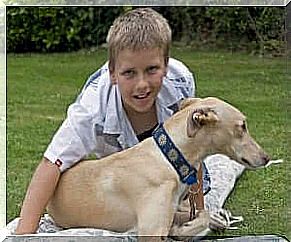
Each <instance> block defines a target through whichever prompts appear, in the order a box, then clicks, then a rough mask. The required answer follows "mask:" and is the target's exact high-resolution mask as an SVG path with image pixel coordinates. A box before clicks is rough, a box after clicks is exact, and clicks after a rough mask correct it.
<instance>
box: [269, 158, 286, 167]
mask: <svg viewBox="0 0 291 242" xmlns="http://www.w3.org/2000/svg"><path fill="white" fill-rule="evenodd" d="M281 163H283V159H278V160H270V161H269V162H268V163H267V164H266V165H265V167H268V166H270V165H272V164H281Z"/></svg>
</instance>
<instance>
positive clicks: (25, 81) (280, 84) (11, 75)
mask: <svg viewBox="0 0 291 242" xmlns="http://www.w3.org/2000/svg"><path fill="white" fill-rule="evenodd" d="M106 56H107V54H106V51H105V50H97V51H94V52H86V51H82V52H76V53H63V54H49V55H47V54H25V55H20V54H19V55H13V54H9V55H8V57H7V78H8V79H7V221H8V222H9V221H11V220H12V219H13V218H15V217H16V216H18V214H19V211H20V207H21V202H22V200H23V198H24V195H25V191H26V187H27V185H28V183H29V181H30V179H31V176H32V174H33V171H34V169H35V168H36V166H37V164H38V162H39V160H40V159H41V157H42V154H43V152H44V151H45V149H46V146H47V145H48V143H49V142H50V139H51V138H52V136H53V134H54V132H55V131H56V130H57V128H58V126H59V125H60V124H61V122H62V120H63V119H64V118H65V115H66V109H67V107H68V105H69V104H70V103H71V102H73V101H74V99H75V98H76V96H77V94H78V93H79V92H80V90H81V88H82V85H83V84H84V82H85V80H86V79H87V78H88V76H89V75H90V74H91V73H92V72H94V71H95V70H96V69H97V68H98V67H99V66H100V65H101V64H102V63H103V62H104V61H105V60H106ZM172 56H173V57H176V58H177V59H180V60H182V61H183V62H184V63H186V64H187V66H188V67H189V68H190V69H191V70H192V71H193V72H195V76H196V78H197V96H199V97H205V96H216V97H220V98H222V99H224V100H226V101H228V102H230V103H231V104H233V105H235V106H236V107H238V108H239V109H240V110H242V111H243V112H244V113H245V114H246V116H247V118H248V127H249V130H250V133H251V134H252V135H253V137H254V138H255V139H256V140H257V141H258V143H259V144H261V145H262V147H264V149H265V150H266V151H267V152H268V153H269V154H270V155H271V156H272V158H274V159H279V158H282V159H284V161H285V162H284V164H281V165H277V166H271V167H269V168H267V169H260V170H256V171H246V172H245V173H244V174H243V175H242V177H241V178H240V179H239V180H238V182H237V184H236V187H235V189H234V191H233V192H232V193H231V195H230V197H229V199H228V200H227V203H226V205H225V206H226V208H228V209H230V210H231V211H232V212H233V214H235V215H242V216H243V217H244V219H245V221H244V222H243V223H241V224H240V225H239V229H238V230H236V231H226V232H224V233H222V235H247V234H248V235H253V234H257V235H261V234H280V235H286V236H287V237H288V238H291V223H290V221H291V208H290V206H291V199H290V195H289V197H288V194H291V193H290V184H288V183H289V181H290V178H289V177H288V175H289V173H290V172H291V168H290V165H289V162H290V158H289V157H290V156H289V155H290V143H289V147H288V143H287V136H288V135H289V138H290V123H287V120H290V118H291V117H290V106H291V105H290V104H291V103H290V99H288V97H289V98H290V94H291V90H290V88H289V87H288V83H290V79H291V78H290V77H288V76H287V64H286V60H285V59H280V58H260V57H257V56H250V55H247V54H243V53H230V52H221V51H220V52H209V51H205V52H201V51H199V52H197V51H194V50H191V49H185V48H184V49H183V48H182V49H178V48H175V49H173V51H172ZM288 88H289V89H288ZM287 107H289V110H288V108H287Z"/></svg>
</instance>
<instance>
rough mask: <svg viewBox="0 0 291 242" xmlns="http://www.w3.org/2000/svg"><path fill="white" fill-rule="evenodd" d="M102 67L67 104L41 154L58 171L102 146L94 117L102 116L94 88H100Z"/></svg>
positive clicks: (103, 75)
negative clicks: (51, 137) (64, 116)
mask: <svg viewBox="0 0 291 242" xmlns="http://www.w3.org/2000/svg"><path fill="white" fill-rule="evenodd" d="M106 70H107V69H106V65H104V66H103V67H102V68H101V69H99V70H97V71H96V72H95V73H93V75H91V76H90V77H89V79H88V80H87V82H86V83H85V85H84V87H83V90H82V91H81V93H80V95H79V96H78V98H77V100H76V102H75V103H73V104H71V105H70V106H69V108H68V111H67V117H66V119H65V120H64V122H63V123H62V125H61V126H60V127H59V129H58V131H57V132H56V133H55V135H54V137H53V139H52V140H51V142H50V144H49V146H48V147H47V150H46V151H45V153H44V157H46V158H47V159H48V160H49V161H51V162H52V163H55V164H56V165H57V166H58V167H59V168H60V170H61V172H63V171H65V170H66V169H68V168H70V167H72V166H73V165H74V164H75V163H77V162H78V161H80V160H82V159H83V158H85V157H86V156H88V155H89V154H92V153H93V152H95V151H96V150H97V149H98V150H99V151H100V150H102V149H103V147H102V145H103V143H104V142H102V140H101V138H102V137H99V138H97V137H96V120H94V119H96V117H100V119H102V115H101V113H102V112H101V110H100V105H99V104H100V103H99V102H98V95H97V93H98V89H100V88H101V89H102V87H100V85H101V86H102V84H99V80H100V79H101V78H104V77H105V75H106ZM96 113H98V115H96ZM97 139H98V140H97Z"/></svg>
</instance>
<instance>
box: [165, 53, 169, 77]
mask: <svg viewBox="0 0 291 242" xmlns="http://www.w3.org/2000/svg"><path fill="white" fill-rule="evenodd" d="M168 64H169V56H167V57H165V72H164V76H166V75H167V72H168Z"/></svg>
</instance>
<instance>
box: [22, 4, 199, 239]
mask: <svg viewBox="0 0 291 242" xmlns="http://www.w3.org/2000/svg"><path fill="white" fill-rule="evenodd" d="M107 41H108V45H109V46H108V48H109V62H108V63H106V64H105V65H104V66H103V67H101V68H100V69H99V70H98V71H97V72H95V73H94V74H93V75H92V76H91V77H90V78H89V79H88V81H87V83H86V84H85V86H84V88H83V90H82V92H81V94H80V95H79V97H78V98H77V100H76V102H75V103H73V104H72V105H71V106H70V107H69V108H68V113H67V118H66V120H65V121H64V122H63V124H62V126H61V127H60V128H59V130H58V131H57V133H56V134H55V136H54V137H53V139H52V141H51V143H50V145H49V146H48V148H47V150H46V152H45V153H44V158H43V159H42V161H41V163H40V164H39V166H38V167H37V169H36V171H35V174H34V176H33V178H32V180H31V183H30V186H29V188H28V190H27V194H26V197H25V200H24V202H23V206H22V209H21V213H20V221H19V223H18V226H17V229H16V234H25V233H35V232H36V230H37V228H38V223H39V220H40V217H41V215H42V213H43V211H44V209H45V207H46V204H47V203H48V201H49V199H50V197H51V195H52V194H53V192H54V190H55V187H56V185H57V183H58V180H59V177H60V175H61V173H62V172H63V171H65V170H66V169H69V168H70V167H71V166H73V165H74V164H75V163H76V162H78V161H80V160H82V159H84V158H85V157H86V156H88V155H89V154H91V153H95V154H96V156H97V158H101V157H104V156H107V155H109V154H112V153H114V152H118V151H120V150H123V149H126V148H128V147H131V146H133V145H135V144H137V143H138V142H139V141H141V140H143V139H145V138H147V137H150V136H151V133H152V131H153V130H154V128H155V127H156V125H157V124H158V123H162V122H164V121H165V120H166V119H167V118H169V117H170V116H171V115H172V114H173V113H174V112H176V111H177V110H178V107H179V103H180V101H181V100H182V99H184V98H186V97H190V96H193V95H194V91H195V87H194V80H193V76H192V74H191V73H190V72H189V70H188V69H187V68H186V67H185V66H184V65H183V64H182V63H181V62H179V61H177V60H174V59H172V58H169V48H170V43H171V30H170V27H169V25H168V23H167V21H166V20H165V19H164V18H163V17H162V16H161V15H160V14H158V13H157V12H155V11H154V10H152V9H150V8H144V9H143V8H141V9H136V10H133V11H130V12H128V13H126V14H125V15H123V16H121V17H119V18H117V19H116V20H115V21H114V23H113V26H112V27H111V28H110V30H109V33H108V37H107ZM121 162H122V161H121Z"/></svg>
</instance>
